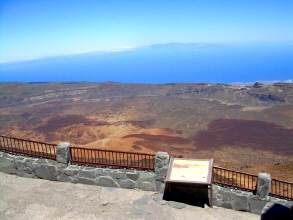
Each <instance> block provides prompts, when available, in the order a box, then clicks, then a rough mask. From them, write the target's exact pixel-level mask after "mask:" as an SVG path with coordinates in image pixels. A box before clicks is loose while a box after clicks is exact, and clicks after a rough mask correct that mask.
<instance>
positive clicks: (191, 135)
mask: <svg viewBox="0 0 293 220" xmlns="http://www.w3.org/2000/svg"><path fill="white" fill-rule="evenodd" d="M0 133H1V135H7V136H13V137H18V138H24V139H31V140H37V141H44V142H49V143H59V142H60V141H69V142H71V143H72V145H74V146H84V147H94V148H99V149H111V150H124V151H136V152H146V153H155V152H157V151H167V152H168V153H169V154H171V155H173V156H179V155H181V156H184V157H189V158H191V157H194V158H214V159H215V164H216V165H219V166H223V167H226V168H232V169H237V170H241V171H245V172H252V173H257V172H259V171H265V172H269V173H271V174H272V175H273V177H275V178H282V179H285V180H291V181H293V175H292V169H293V159H292V158H293V85H292V84H285V83H276V84H274V85H270V86H264V85H262V84H255V85H254V86H231V85H223V84H208V83H199V84H162V85H145V84H143V85H139V84H117V83H88V84H87V83H42V84H30V83H28V84H26V83H16V84H13V83H1V84H0Z"/></svg>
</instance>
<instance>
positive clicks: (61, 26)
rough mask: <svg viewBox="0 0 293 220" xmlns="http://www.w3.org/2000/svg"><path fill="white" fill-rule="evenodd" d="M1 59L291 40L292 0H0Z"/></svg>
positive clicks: (292, 32)
mask: <svg viewBox="0 0 293 220" xmlns="http://www.w3.org/2000/svg"><path fill="white" fill-rule="evenodd" d="M0 22H1V23H0V61H10V60H22V59H30V58H39V57H43V56H55V55H62V54H71V53H74V52H81V51H89V50H98V49H113V48H121V47H138V46H145V45H151V44H158V43H169V42H183V43H205V42H210V43H217V42H239V41H293V1H292V0H262V1H259V0H245V1H244V0H243V1H237V0H233V1H232V0H227V1H221V0H216V1H209V0H201V1H197V0H192V1H187V0H184V1H179V0H178V1H172V0H166V1H162V0H152V1H148V0H128V1H126V0H116V1H114V0H104V1H101V0H100V1H99V0H95V1H94V0H47V1H45V0H1V1H0Z"/></svg>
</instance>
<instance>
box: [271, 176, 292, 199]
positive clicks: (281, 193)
mask: <svg viewBox="0 0 293 220" xmlns="http://www.w3.org/2000/svg"><path fill="white" fill-rule="evenodd" d="M270 195H271V196H274V197H279V198H285V199H290V200H293V183H291V182H286V181H281V180H277V179H272V185H271V193H270Z"/></svg>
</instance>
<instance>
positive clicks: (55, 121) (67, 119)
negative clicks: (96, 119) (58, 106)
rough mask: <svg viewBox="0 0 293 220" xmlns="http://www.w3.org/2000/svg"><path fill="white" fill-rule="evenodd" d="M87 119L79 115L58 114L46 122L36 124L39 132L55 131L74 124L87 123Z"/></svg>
mask: <svg viewBox="0 0 293 220" xmlns="http://www.w3.org/2000/svg"><path fill="white" fill-rule="evenodd" d="M87 122H88V120H87V119H86V118H85V117H84V116H81V115H65V116H58V117H54V118H52V119H50V120H49V121H47V123H46V124H44V125H41V126H38V127H37V130H38V131H39V132H55V131H57V130H58V129H59V128H63V127H67V126H70V125H74V124H80V123H83V124H84V123H87Z"/></svg>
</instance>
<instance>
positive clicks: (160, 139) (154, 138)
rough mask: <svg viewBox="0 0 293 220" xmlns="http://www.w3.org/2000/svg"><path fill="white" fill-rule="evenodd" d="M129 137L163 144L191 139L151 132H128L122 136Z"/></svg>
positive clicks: (189, 141) (187, 142)
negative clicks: (128, 133)
mask: <svg viewBox="0 0 293 220" xmlns="http://www.w3.org/2000/svg"><path fill="white" fill-rule="evenodd" d="M129 137H136V138H141V139H144V140H147V141H149V142H151V143H163V144H168V145H169V144H170V145H172V144H182V145H184V144H190V143H191V140H190V139H187V138H182V137H172V136H167V135H152V134H130V135H126V136H124V137H123V138H129Z"/></svg>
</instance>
